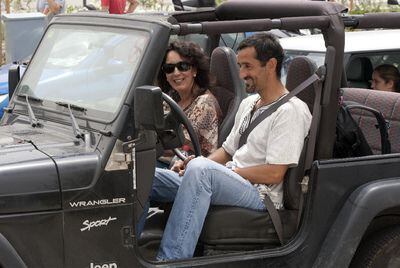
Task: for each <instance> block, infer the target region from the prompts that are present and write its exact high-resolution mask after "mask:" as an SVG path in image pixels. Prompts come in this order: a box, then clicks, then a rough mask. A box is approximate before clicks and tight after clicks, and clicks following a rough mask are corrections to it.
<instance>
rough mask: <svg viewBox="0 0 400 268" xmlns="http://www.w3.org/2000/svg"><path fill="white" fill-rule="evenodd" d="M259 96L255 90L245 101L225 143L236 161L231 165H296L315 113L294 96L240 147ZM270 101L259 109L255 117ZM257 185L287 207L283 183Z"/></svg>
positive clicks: (240, 166)
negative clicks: (284, 200)
mask: <svg viewBox="0 0 400 268" xmlns="http://www.w3.org/2000/svg"><path fill="white" fill-rule="evenodd" d="M259 98H260V96H259V95H258V94H255V95H251V96H249V97H247V98H246V99H244V100H243V101H242V103H241V104H240V107H239V109H238V112H237V114H236V117H235V123H234V126H233V128H232V131H231V133H230V134H229V136H228V138H227V139H226V141H225V142H224V143H223V144H222V147H223V148H224V150H225V151H226V152H227V153H228V154H230V155H231V156H232V162H233V163H230V165H234V166H237V167H239V168H243V167H251V166H257V165H263V164H276V165H289V167H293V166H296V165H297V163H298V161H299V158H300V154H301V151H302V149H303V143H304V139H305V137H306V136H307V134H308V131H309V128H310V124H311V114H310V111H309V109H308V107H307V105H306V104H305V103H304V102H303V101H301V100H300V99H298V98H296V97H293V98H291V99H290V100H289V101H288V102H286V103H285V104H283V105H282V106H281V107H279V108H278V109H277V110H276V111H275V112H274V113H272V114H271V115H270V116H268V117H267V118H265V119H264V120H263V121H262V122H261V123H260V124H258V125H257V126H256V127H255V128H254V129H253V130H252V131H251V132H250V134H249V136H248V137H247V142H246V143H245V144H244V145H243V146H242V147H241V148H239V149H238V144H239V139H240V136H241V134H242V133H243V131H244V130H246V128H247V126H248V123H249V119H250V116H251V111H252V110H253V108H254V105H255V104H256V102H257V101H258V100H259ZM270 105H272V104H270ZM270 105H267V106H263V107H261V108H260V109H258V110H257V111H255V112H254V115H253V116H252V118H251V120H254V118H256V117H257V116H258V115H259V114H260V113H261V112H262V111H264V110H265V109H268V107H270ZM254 186H255V187H257V189H258V191H259V192H260V197H261V198H262V199H264V196H265V194H268V196H269V197H270V198H271V200H272V202H273V203H274V204H275V207H276V208H277V209H281V208H282V207H283V202H282V199H283V189H282V183H280V184H275V185H265V184H255V185H254Z"/></svg>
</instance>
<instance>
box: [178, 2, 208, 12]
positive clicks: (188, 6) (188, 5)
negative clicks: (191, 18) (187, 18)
mask: <svg viewBox="0 0 400 268" xmlns="http://www.w3.org/2000/svg"><path fill="white" fill-rule="evenodd" d="M172 3H173V4H174V8H175V10H176V11H183V10H192V9H193V8H199V7H215V0H172ZM185 7H186V8H185Z"/></svg>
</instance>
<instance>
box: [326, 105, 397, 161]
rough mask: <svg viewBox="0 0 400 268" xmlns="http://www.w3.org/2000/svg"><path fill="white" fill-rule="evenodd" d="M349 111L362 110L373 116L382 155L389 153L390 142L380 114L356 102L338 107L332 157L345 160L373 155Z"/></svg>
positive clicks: (385, 124)
mask: <svg viewBox="0 0 400 268" xmlns="http://www.w3.org/2000/svg"><path fill="white" fill-rule="evenodd" d="M351 109H362V110H364V111H366V112H370V113H372V114H373V115H374V116H375V118H376V119H377V123H378V124H377V125H376V127H377V128H378V129H379V131H380V135H381V148H382V154H388V153H390V152H391V149H390V141H389V135H388V132H387V129H388V125H387V123H386V120H385V119H384V117H383V115H382V113H381V112H379V111H378V110H375V109H373V108H371V107H368V106H365V105H361V104H359V103H356V102H343V103H342V104H341V105H340V106H339V112H338V116H337V119H336V141H335V147H334V149H333V156H334V157H335V158H345V157H358V156H366V155H372V154H373V153H372V150H371V147H370V146H369V144H368V142H367V140H366V139H365V136H364V134H363V132H362V130H361V129H360V127H359V126H358V124H357V122H356V121H355V120H354V118H353V117H352V115H351V113H350V110H351Z"/></svg>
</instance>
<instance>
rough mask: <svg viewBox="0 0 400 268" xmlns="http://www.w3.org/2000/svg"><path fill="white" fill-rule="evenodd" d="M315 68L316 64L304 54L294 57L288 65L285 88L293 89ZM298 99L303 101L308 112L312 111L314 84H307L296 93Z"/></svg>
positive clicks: (313, 71) (311, 73)
mask: <svg viewBox="0 0 400 268" xmlns="http://www.w3.org/2000/svg"><path fill="white" fill-rule="evenodd" d="M316 70H317V65H316V64H315V63H314V62H313V61H312V60H311V59H309V58H307V57H304V56H299V57H296V58H294V59H293V60H292V61H291V62H290V64H289V67H288V71H287V77H286V88H287V89H288V90H289V91H292V90H293V89H295V88H296V87H297V86H298V85H300V84H301V83H302V82H304V81H305V80H306V79H307V78H309V77H310V76H312V75H313V74H314V73H315V71H316ZM297 97H298V98H299V99H301V100H302V101H304V102H305V103H306V104H307V106H308V108H309V109H310V112H311V113H312V111H313V106H314V97H315V89H314V84H312V85H310V86H308V87H307V88H306V89H304V90H303V91H302V92H301V93H299V94H298V95H297Z"/></svg>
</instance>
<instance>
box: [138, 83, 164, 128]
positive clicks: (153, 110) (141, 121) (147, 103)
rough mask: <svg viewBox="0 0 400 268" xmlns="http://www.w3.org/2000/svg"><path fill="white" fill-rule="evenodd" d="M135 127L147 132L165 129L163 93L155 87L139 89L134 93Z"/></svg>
mask: <svg viewBox="0 0 400 268" xmlns="http://www.w3.org/2000/svg"><path fill="white" fill-rule="evenodd" d="M134 117H135V127H136V128H144V129H147V130H160V129H163V128H164V124H165V122H164V110H163V98H162V91H161V89H160V88H159V87H155V86H141V87H137V88H136V89H135V92H134Z"/></svg>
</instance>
